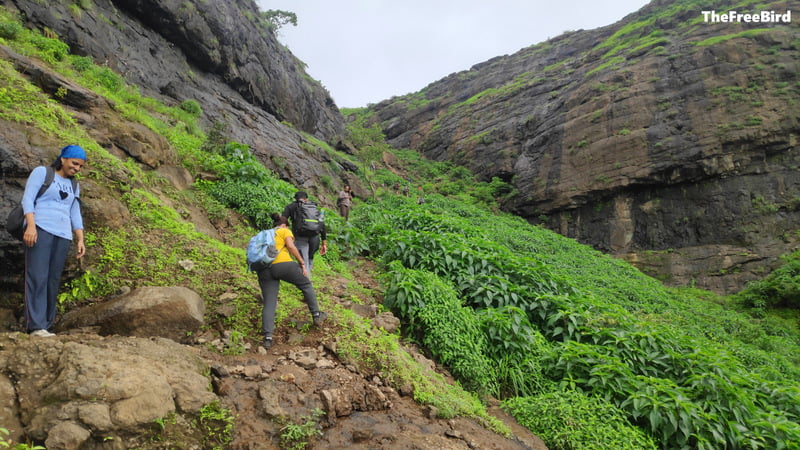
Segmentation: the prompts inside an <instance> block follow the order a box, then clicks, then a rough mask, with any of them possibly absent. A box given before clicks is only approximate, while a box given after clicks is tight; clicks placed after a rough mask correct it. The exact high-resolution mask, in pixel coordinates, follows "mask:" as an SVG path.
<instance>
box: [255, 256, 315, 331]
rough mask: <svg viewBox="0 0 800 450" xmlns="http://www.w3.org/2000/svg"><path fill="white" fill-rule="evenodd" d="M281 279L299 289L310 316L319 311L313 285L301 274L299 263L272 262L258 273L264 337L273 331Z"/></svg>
mask: <svg viewBox="0 0 800 450" xmlns="http://www.w3.org/2000/svg"><path fill="white" fill-rule="evenodd" d="M281 281H286V282H288V283H291V284H293V285H295V286H297V289H300V292H302V293H303V301H305V302H306V305H308V310H309V311H310V312H311V316H312V317H313V316H314V315H315V314H317V313H318V312H319V306H318V305H317V295H316V293H314V286H312V285H311V279H309V278H308V277H306V276H304V275H303V269H301V268H300V264H297V263H296V262H294V261H290V262H282V263H277V264H272V265H271V266H269V267H268V268H266V269H264V270H262V271H261V272H259V273H258V284H259V286H261V298H262V301H263V302H264V309H263V311H262V313H261V328H262V330H263V331H264V336H265V337H272V333H273V332H274V331H275V311H276V310H277V309H278V289H279V288H280V284H281Z"/></svg>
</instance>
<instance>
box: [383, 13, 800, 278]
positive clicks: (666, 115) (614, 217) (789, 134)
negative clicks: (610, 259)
mask: <svg viewBox="0 0 800 450" xmlns="http://www.w3.org/2000/svg"><path fill="white" fill-rule="evenodd" d="M672 3H673V2H666V1H656V2H652V3H651V4H650V5H648V6H647V7H645V8H643V9H642V10H641V11H639V12H637V13H635V14H632V15H630V16H628V17H626V18H625V19H623V20H622V21H620V22H619V23H617V24H614V25H611V26H608V27H605V28H601V29H597V30H591V31H578V32H572V33H566V34H564V35H562V36H560V37H559V38H556V39H552V40H550V41H547V42H544V43H541V44H539V45H535V46H533V47H530V48H526V49H522V50H520V51H519V52H517V53H516V54H514V55H510V56H504V57H498V58H495V59H492V60H490V61H487V62H485V63H482V64H479V65H476V66H474V67H473V68H471V69H470V70H468V71H465V72H461V73H457V74H452V75H450V76H448V77H447V78H445V79H442V80H439V81H437V82H434V83H432V84H430V85H429V86H428V87H426V88H425V89H424V90H423V91H421V92H419V93H416V94H411V95H408V96H404V97H398V98H393V99H390V100H387V101H384V102H382V103H380V104H378V105H375V106H374V107H373V108H372V112H373V113H374V115H373V120H375V121H378V122H380V123H381V124H382V127H383V129H384V131H385V133H386V135H387V137H388V138H389V139H390V142H391V143H392V144H393V145H395V146H399V147H410V148H414V149H418V150H420V151H421V152H423V153H424V154H425V155H427V156H429V157H431V158H434V159H437V160H453V161H455V162H458V163H461V164H464V165H466V166H468V167H470V168H471V169H472V170H473V171H475V172H476V173H479V174H482V175H483V176H485V177H486V179H487V180H490V179H491V178H492V177H499V178H501V179H503V180H505V181H508V182H510V183H512V184H513V185H514V187H515V188H516V189H517V190H518V191H519V194H518V195H516V196H515V197H513V198H511V199H508V200H507V202H506V205H505V207H506V208H507V209H508V210H509V211H512V212H515V213H517V214H520V215H522V216H524V217H526V218H527V219H528V220H529V221H531V222H533V223H541V224H543V225H545V226H547V227H549V228H551V229H553V230H555V231H558V232H559V233H562V234H564V235H566V236H570V237H574V238H576V239H577V240H579V241H581V242H583V243H587V244H590V245H592V246H594V247H596V248H597V249H599V250H602V251H605V252H609V253H613V254H616V255H619V256H620V257H624V258H626V259H628V260H629V261H631V262H633V263H635V264H637V265H638V266H639V267H640V268H642V269H643V270H645V271H646V272H648V273H650V274H652V275H654V276H657V277H659V278H661V279H663V280H664V281H666V282H668V283H671V284H676V285H686V284H691V285H695V286H697V287H703V288H708V289H712V290H714V291H717V292H721V293H730V292H734V291H737V290H739V289H741V288H742V287H743V285H744V284H745V283H746V282H747V281H749V280H752V279H755V278H759V277H761V276H763V275H764V274H765V273H766V272H768V271H769V270H771V269H772V268H774V267H775V266H776V264H778V263H779V258H778V257H779V255H781V254H784V253H787V252H791V251H792V250H794V249H795V248H797V242H798V239H797V236H796V233H795V231H796V229H797V227H798V224H799V223H800V211H798V207H799V206H800V174H799V173H798V170H797V168H798V166H799V165H800V148H798V143H797V136H798V133H799V132H800V103H798V101H799V100H800V85H798V76H797V74H798V69H800V67H799V65H798V61H800V58H799V57H800V51H798V45H797V42H798V41H797V38H798V27H797V26H796V25H795V24H791V23H789V24H752V23H750V24H745V23H742V24H736V23H724V24H722V23H720V24H711V23H705V22H704V21H703V16H702V14H701V12H700V11H699V10H696V8H694V9H691V8H689V7H686V6H681V5H673V4H672ZM756 7H757V6H756V5H753V8H756ZM720 8H721V7H718V9H720ZM762 8H763V7H762ZM740 9H741V7H740Z"/></svg>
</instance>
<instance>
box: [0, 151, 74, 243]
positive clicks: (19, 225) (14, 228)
mask: <svg viewBox="0 0 800 450" xmlns="http://www.w3.org/2000/svg"><path fill="white" fill-rule="evenodd" d="M55 173H56V170H55V169H54V168H53V167H52V166H47V173H46V174H45V176H44V182H43V183H42V187H40V188H39V193H37V194H36V198H37V199H38V198H39V197H40V196H41V195H42V194H44V191H46V190H47V188H49V187H50V185H51V184H52V183H53V179H54V178H55ZM71 181H72V192H76V193H77V192H78V180H76V179H75V178H72V179H71ZM75 200H78V198H77V197H76V198H75ZM24 226H25V214H23V212H22V202H20V203H18V204H17V206H15V207H14V209H12V210H11V211H9V213H8V217H7V218H6V231H8V234H10V235H11V236H13V237H15V238H17V239H19V240H20V241H21V240H22V235H23V234H24V233H25V230H24Z"/></svg>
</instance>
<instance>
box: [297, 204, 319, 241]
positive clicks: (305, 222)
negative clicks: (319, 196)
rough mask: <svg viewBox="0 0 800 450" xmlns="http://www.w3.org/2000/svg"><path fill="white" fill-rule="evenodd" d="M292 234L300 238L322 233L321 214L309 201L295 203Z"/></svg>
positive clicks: (315, 205)
mask: <svg viewBox="0 0 800 450" xmlns="http://www.w3.org/2000/svg"><path fill="white" fill-rule="evenodd" d="M292 220H294V223H293V224H292V225H294V232H295V233H297V234H298V235H300V236H314V235H315V234H318V233H319V232H320V231H322V226H323V225H322V213H321V212H320V210H319V208H317V204H316V203H314V202H311V201H305V202H300V201H298V202H297V209H296V211H295V214H294V218H293V219H292Z"/></svg>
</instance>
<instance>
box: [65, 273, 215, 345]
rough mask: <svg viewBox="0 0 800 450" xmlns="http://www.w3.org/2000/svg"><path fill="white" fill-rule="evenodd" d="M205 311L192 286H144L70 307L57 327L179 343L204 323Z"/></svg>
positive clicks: (203, 304) (203, 303)
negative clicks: (153, 338)
mask: <svg viewBox="0 0 800 450" xmlns="http://www.w3.org/2000/svg"><path fill="white" fill-rule="evenodd" d="M205 310H206V308H205V302H203V299H202V298H201V297H200V296H199V295H198V294H197V293H196V292H194V291H193V290H191V289H188V288H185V287H159V286H145V287H141V288H138V289H134V290H132V291H130V292H129V293H127V294H124V295H121V296H119V297H116V298H112V299H110V300H108V301H105V302H101V303H96V304H93V305H91V306H87V307H84V308H78V309H73V310H71V311H69V312H67V313H66V314H64V316H63V318H62V319H61V321H60V322H59V323H58V328H57V329H58V330H69V329H72V328H82V327H93V328H96V329H97V331H98V333H99V334H101V335H112V334H118V335H122V336H138V337H149V336H160V337H164V338H169V339H172V340H174V341H177V342H180V341H182V340H185V339H186V336H187V335H189V334H191V333H193V332H195V331H197V330H198V329H199V328H200V326H202V325H203V321H204V319H203V315H204V314H205Z"/></svg>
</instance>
